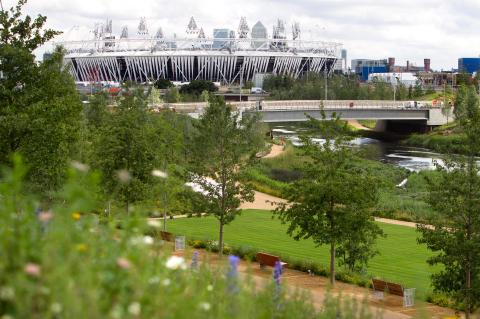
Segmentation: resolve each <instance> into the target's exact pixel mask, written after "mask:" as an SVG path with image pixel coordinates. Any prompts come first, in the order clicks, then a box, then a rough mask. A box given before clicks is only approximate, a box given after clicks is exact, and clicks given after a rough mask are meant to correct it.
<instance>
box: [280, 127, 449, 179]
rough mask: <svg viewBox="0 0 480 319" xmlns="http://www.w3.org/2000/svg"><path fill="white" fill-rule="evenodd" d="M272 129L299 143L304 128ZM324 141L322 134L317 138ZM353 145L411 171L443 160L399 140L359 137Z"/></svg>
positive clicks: (281, 135)
mask: <svg viewBox="0 0 480 319" xmlns="http://www.w3.org/2000/svg"><path fill="white" fill-rule="evenodd" d="M271 129H272V132H273V135H274V136H276V137H284V138H285V139H287V140H290V141H292V143H293V144H294V145H297V146H298V145H299V143H300V141H299V138H298V134H299V133H300V132H301V131H302V130H304V128H302V126H301V125H298V124H285V123H282V124H278V125H277V124H272V125H271ZM317 140H318V141H320V142H321V141H322V139H321V138H320V136H319V137H318V139H317ZM351 143H352V145H355V146H358V147H360V149H362V150H364V151H365V154H366V156H367V157H368V158H369V159H373V160H377V161H381V162H384V163H390V164H393V165H396V166H400V167H403V168H405V169H408V170H409V171H414V172H419V171H422V170H431V169H434V168H435V165H434V161H438V162H439V163H441V162H442V154H440V153H436V152H433V151H431V150H428V149H424V148H419V147H411V146H405V145H402V144H401V143H399V142H385V141H381V140H378V139H373V138H368V137H359V138H356V139H354V140H353V141H351Z"/></svg>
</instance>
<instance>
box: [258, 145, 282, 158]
mask: <svg viewBox="0 0 480 319" xmlns="http://www.w3.org/2000/svg"><path fill="white" fill-rule="evenodd" d="M284 151H285V147H284V146H283V145H277V144H272V149H271V150H270V153H268V154H267V155H265V156H264V157H262V158H273V157H277V156H278V155H280V154H282V153H283V152H284Z"/></svg>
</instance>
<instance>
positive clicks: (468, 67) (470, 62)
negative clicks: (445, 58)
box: [458, 58, 480, 74]
mask: <svg viewBox="0 0 480 319" xmlns="http://www.w3.org/2000/svg"><path fill="white" fill-rule="evenodd" d="M478 71H480V58H460V59H458V72H466V73H470V74H473V73H475V72H478Z"/></svg>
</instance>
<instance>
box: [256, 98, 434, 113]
mask: <svg viewBox="0 0 480 319" xmlns="http://www.w3.org/2000/svg"><path fill="white" fill-rule="evenodd" d="M321 107H323V108H324V109H415V108H423V109H425V108H432V107H434V106H433V104H432V102H429V101H417V102H414V101H396V102H394V101H378V100H373V101H367V100H362V101H352V100H350V101H349V100H331V101H320V100H316V101H312V100H309V101H262V102H261V109H262V110H265V111H269V110H272V111H275V110H278V111H284V110H309V109H320V108H321Z"/></svg>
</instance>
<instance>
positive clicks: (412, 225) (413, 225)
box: [375, 217, 417, 228]
mask: <svg viewBox="0 0 480 319" xmlns="http://www.w3.org/2000/svg"><path fill="white" fill-rule="evenodd" d="M375 221H377V222H379V223H383V224H390V225H398V226H405V227H410V228H417V223H412V222H405V221H403V220H395V219H387V218H380V217H375Z"/></svg>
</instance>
